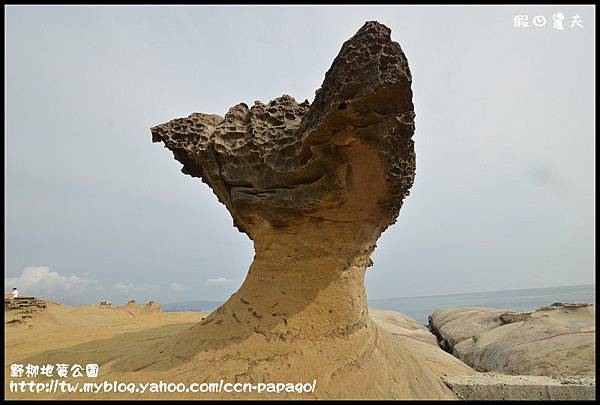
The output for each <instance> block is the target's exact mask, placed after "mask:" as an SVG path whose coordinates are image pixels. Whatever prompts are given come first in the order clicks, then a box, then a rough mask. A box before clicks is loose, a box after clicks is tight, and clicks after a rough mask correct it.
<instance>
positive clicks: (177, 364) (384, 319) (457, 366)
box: [5, 302, 595, 399]
mask: <svg viewBox="0 0 600 405" xmlns="http://www.w3.org/2000/svg"><path fill="white" fill-rule="evenodd" d="M46 305H47V307H46V308H45V309H42V310H36V311H33V312H19V311H14V310H10V311H5V316H6V320H5V321H6V324H5V349H6V350H5V393H6V394H5V395H6V398H8V399H83V398H88V399H130V398H143V399H173V398H175V399H177V398H193V399H203V398H204V397H208V396H207V395H206V394H194V395H190V394H182V395H178V394H169V393H149V392H145V393H143V394H142V393H128V392H123V393H114V392H100V393H97V394H92V393H61V392H60V391H57V392H44V390H42V392H40V393H30V392H25V393H23V392H21V393H16V392H11V387H10V382H11V381H13V382H14V381H21V380H24V381H31V380H34V381H35V382H36V384H40V383H46V384H48V387H50V391H52V387H53V385H52V384H53V383H52V382H51V381H52V380H58V381H68V382H72V383H77V382H79V383H80V384H82V383H85V382H95V383H102V382H104V381H109V382H111V383H112V382H113V381H118V382H127V383H132V382H135V383H150V382H155V383H159V382H160V381H164V382H165V383H167V382H169V383H170V382H175V383H177V382H180V381H182V379H184V377H185V376H188V375H189V373H190V367H192V366H193V367H192V368H194V367H195V368H196V369H197V370H198V375H199V376H200V375H202V372H203V371H205V370H203V369H206V368H207V367H208V368H210V362H189V361H187V359H184V358H178V356H176V355H174V356H173V357H172V361H171V363H172V364H170V365H169V367H168V369H162V368H161V367H156V366H153V363H156V362H157V361H154V360H153V355H154V354H155V353H157V350H161V349H160V348H161V346H162V345H164V344H165V342H171V343H172V342H174V340H173V337H174V336H182V334H185V333H189V331H191V330H193V326H194V325H197V324H198V323H199V322H200V321H201V320H203V319H204V318H205V317H206V316H207V314H202V313H197V312H161V311H160V310H159V309H158V306H156V305H150V306H145V307H144V306H137V305H135V304H133V303H130V304H128V305H126V306H124V307H119V308H104V307H100V306H98V305H89V306H86V307H69V306H66V305H61V304H57V303H53V302H47V303H46ZM369 313H370V315H371V317H372V318H373V320H374V321H375V322H376V323H377V324H378V325H380V326H381V327H382V328H383V329H384V330H385V331H386V332H388V333H389V335H387V336H390V339H395V340H396V341H397V342H398V346H399V348H400V349H401V350H402V351H403V352H405V353H406V357H404V359H405V360H404V361H405V363H404V364H405V369H404V374H403V375H401V376H398V377H397V378H398V384H400V383H401V381H402V380H403V379H408V380H409V381H412V380H410V378H411V377H410V373H411V370H413V371H414V370H417V368H414V367H415V366H414V365H412V363H411V362H409V361H408V360H407V359H412V358H414V359H417V361H418V362H419V363H420V366H419V367H424V368H426V369H427V370H429V371H430V372H431V373H432V374H433V376H435V378H440V379H443V380H444V381H446V383H447V384H448V381H450V383H451V384H448V385H449V386H450V387H451V388H452V389H453V390H454V392H456V393H458V394H459V396H461V397H463V398H469V399H508V398H516V397H517V396H518V395H521V397H519V398H523V397H522V395H525V394H527V395H526V398H529V397H530V398H532V399H534V398H535V399H537V398H539V399H542V398H563V397H565V398H587V397H589V396H590V395H595V382H594V381H592V380H593V379H592V380H591V382H585V383H582V384H579V385H577V384H571V385H570V386H569V387H566V386H565V384H570V383H569V382H567V383H554V382H550V383H548V382H547V381H546V380H544V379H535V378H534V379H533V380H532V379H529V380H527V378H530V377H520V376H519V379H516V380H514V379H513V380H510V381H508V380H507V381H505V380H503V379H502V378H504V377H503V376H500V377H490V376H489V374H481V373H478V372H476V371H475V370H473V369H472V368H470V367H469V366H468V365H466V364H465V363H463V362H462V361H461V360H459V359H457V358H456V357H454V356H452V355H451V354H449V353H447V352H445V351H444V350H442V349H441V348H440V347H439V346H438V345H437V341H436V338H435V336H434V335H433V334H432V333H431V332H429V330H428V329H427V328H426V327H425V326H424V325H421V324H419V323H418V322H417V321H415V320H414V319H412V318H410V317H408V316H405V315H403V314H400V313H397V312H393V311H384V310H378V309H370V310H369ZM175 345H176V344H175ZM176 346H177V345H176ZM157 348H158V349H157ZM337 349H339V350H337ZM174 350H175V351H174V352H173V353H178V352H180V353H185V351H186V350H187V348H186V347H175V348H174ZM344 350H348V348H344V347H342V348H330V350H329V351H328V352H327V353H325V352H323V353H322V366H323V368H324V369H327V367H329V365H330V363H331V362H332V361H333V360H332V359H333V358H332V356H334V357H335V356H339V353H341V352H344ZM382 355H388V356H392V355H393V354H390V353H387V354H386V353H382ZM129 359H138V360H139V359H144V364H146V365H148V364H149V365H150V366H144V367H143V368H140V369H138V368H137V367H136V364H137V363H136V361H132V360H129ZM298 361H301V360H298ZM58 363H67V364H70V365H73V364H75V363H77V364H80V365H82V366H83V367H84V368H85V366H86V365H87V364H88V363H97V364H99V366H100V372H99V377H98V378H97V379H93V378H87V377H86V376H85V375H84V376H83V377H82V378H79V379H77V378H72V377H67V378H58V377H57V375H56V371H55V372H54V374H53V377H52V378H48V377H43V376H37V377H35V378H31V377H27V376H26V375H23V377H22V378H11V377H10V372H11V365H12V364H23V365H27V364H32V365H40V366H41V365H45V364H58ZM332 364H335V361H333V363H332ZM235 366H236V365H235V364H232V369H235ZM297 366H298V367H299V368H301V364H297ZM272 371H273V370H272ZM277 372H279V370H278V369H277V370H274V371H273V373H277ZM373 372H376V371H373V370H371V369H370V368H368V367H367V368H364V369H362V372H361V373H360V375H362V376H363V378H362V380H361V381H359V380H357V381H356V382H355V384H359V385H363V386H365V387H368V385H369V380H370V378H369V375H371V374H370V373H373ZM84 373H85V371H84ZM178 376H179V377H178ZM523 378H525V380H526V382H525V383H522V382H521V380H522V379H523ZM411 384H418V381H412V382H411ZM519 384H520V385H519ZM525 386H526V387H525ZM523 387H525V388H523ZM45 388H46V387H44V389H45ZM36 389H37V388H36ZM450 392H451V391H450ZM442 394H443V395H444V398H446V399H449V398H452V397H451V396H449V395H448V394H447V393H446V392H445V391H443V390H441V391H440V396H441V395H442ZM327 395H328V396H324V395H323V393H322V392H321V395H320V396H319V395H315V397H330V398H337V394H336V393H328V394H327ZM453 395H454V394H453ZM239 397H242V398H243V396H239ZM306 397H308V398H310V397H311V396H305V398H306ZM213 398H214V396H213ZM217 398H219V397H217ZM220 398H223V399H228V398H231V397H230V396H228V395H221V396H220ZM265 398H266V399H275V398H277V397H275V396H270V397H268V396H267V397H265ZM455 398H456V399H458V397H455Z"/></svg>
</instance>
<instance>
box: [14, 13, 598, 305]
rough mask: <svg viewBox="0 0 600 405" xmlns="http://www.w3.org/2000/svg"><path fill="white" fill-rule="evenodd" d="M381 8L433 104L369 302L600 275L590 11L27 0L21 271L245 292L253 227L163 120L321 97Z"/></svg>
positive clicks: (18, 123) (22, 27)
mask: <svg viewBox="0 0 600 405" xmlns="http://www.w3.org/2000/svg"><path fill="white" fill-rule="evenodd" d="M558 12H562V13H563V14H564V16H565V20H564V30H562V31H561V30H556V29H554V28H553V26H552V24H553V19H552V15H553V14H555V13H558ZM518 14H526V15H528V16H529V24H530V27H529V28H515V27H514V26H513V17H514V16H516V15H518ZM575 14H577V15H579V16H580V17H581V21H582V24H583V28H581V27H578V26H574V27H571V20H572V17H573V16H574V15H575ZM537 15H542V16H544V17H545V18H546V20H547V22H546V25H545V26H542V27H536V26H534V25H533V17H534V16H537ZM368 20H378V21H379V22H381V23H384V24H386V25H387V26H388V27H390V28H391V29H392V39H393V40H395V41H397V42H399V43H400V45H401V46H402V49H403V50H404V52H405V54H406V56H407V58H408V61H409V65H410V68H411V71H412V75H413V80H414V81H413V92H414V104H415V112H416V114H417V117H416V127H417V129H416V133H415V137H414V139H415V142H416V151H417V175H416V181H415V185H414V186H413V188H412V191H411V195H410V197H409V198H408V199H407V200H406V201H405V204H404V206H403V208H402V211H401V213H400V217H399V219H398V222H397V223H396V224H395V225H394V226H392V227H391V228H389V229H388V230H387V231H386V232H385V233H384V235H383V236H382V238H381V239H380V240H379V243H378V248H377V250H376V252H375V254H374V256H373V260H374V262H375V265H374V266H373V267H371V268H369V269H368V270H367V277H366V286H367V295H368V298H369V299H376V298H387V297H400V296H413V295H433V294H443V293H460V292H470V291H489V290H503V289H515V288H535V287H546V286H560V285H573V284H587V283H594V282H595V279H594V267H595V250H594V243H595V224H594V223H595V211H594V207H595V185H594V184H595V174H594V171H595V122H594V121H595V116H594V114H595V113H594V111H595V93H594V91H595V90H594V89H595V79H594V72H595V42H594V41H595V40H594V32H595V18H594V9H593V8H592V7H561V6H550V7H543V6H533V7H515V6H510V7H441V6H428V7H417V6H413V7H375V6H370V7H358V6H352V7H192V6H185V7H184V6H182V7H158V6H152V7H150V6H149V7H115V6H113V7H40V6H29V7H17V6H9V7H6V8H5V26H6V40H5V41H6V42H5V46H6V54H5V71H6V73H5V83H6V94H5V100H6V107H5V108H6V110H5V113H6V123H5V130H6V137H5V158H6V166H5V168H6V174H5V180H6V183H5V184H6V186H5V199H6V211H5V216H6V228H5V237H6V242H5V249H6V250H5V251H6V259H5V279H6V281H7V283H8V285H7V287H12V286H13V284H14V285H16V286H18V287H20V288H21V290H22V294H26V295H30V294H37V295H42V296H46V297H50V298H54V299H57V300H61V301H63V302H67V303H71V304H78V303H90V302H96V301H98V300H100V299H112V300H113V301H115V302H119V301H120V300H121V301H122V300H124V299H126V298H135V299H137V300H140V301H147V300H149V299H156V300H158V301H160V302H176V301H183V300H191V299H199V300H221V299H225V298H227V297H228V296H229V295H230V294H232V293H233V292H234V291H235V290H236V289H237V288H238V287H239V285H240V284H241V282H242V281H243V279H244V276H245V274H246V272H247V268H248V266H249V264H250V262H251V260H252V255H253V249H252V245H251V242H250V240H249V239H248V238H247V237H246V236H245V235H244V234H241V233H238V232H237V231H236V230H235V229H234V228H233V226H232V220H231V217H230V215H229V213H228V212H227V210H226V209H225V207H224V206H222V205H221V204H220V203H219V202H218V201H217V198H216V197H215V196H214V195H213V193H212V192H211V190H210V189H209V188H208V187H207V186H205V185H204V184H203V183H201V181H200V180H198V179H194V178H191V177H189V176H186V175H183V174H182V173H181V172H180V169H181V164H180V163H178V162H177V161H175V160H174V158H173V156H172V154H171V152H169V151H168V150H167V149H164V148H163V147H162V144H153V143H152V142H151V136H150V131H149V128H150V127H151V126H154V125H156V124H159V123H162V122H165V121H168V120H170V119H172V118H175V117H183V116H187V115H189V114H190V113H192V112H207V113H216V114H220V115H223V114H224V113H225V112H226V111H227V110H228V108H229V107H231V106H233V105H235V104H237V103H240V102H245V103H247V104H252V103H253V102H254V100H261V101H263V102H267V101H269V100H271V99H273V98H275V97H278V96H280V95H282V94H290V95H292V96H294V97H295V98H296V100H299V101H302V100H304V99H309V100H310V101H312V100H313V98H314V92H315V90H316V89H317V88H318V87H319V86H320V85H321V82H322V80H323V78H324V74H325V72H326V71H327V69H328V68H329V67H330V65H331V63H332V61H333V58H334V57H335V56H336V55H337V53H338V51H339V49H340V47H341V45H342V43H343V42H344V41H345V40H347V39H348V38H349V37H351V36H352V35H353V34H354V33H355V32H356V31H357V30H358V29H359V28H360V27H361V26H362V24H363V23H364V22H365V21H368ZM536 21H538V24H539V21H540V20H536Z"/></svg>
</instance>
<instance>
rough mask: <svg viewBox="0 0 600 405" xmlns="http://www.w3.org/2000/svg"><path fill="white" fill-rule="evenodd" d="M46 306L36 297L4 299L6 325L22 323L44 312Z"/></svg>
mask: <svg viewBox="0 0 600 405" xmlns="http://www.w3.org/2000/svg"><path fill="white" fill-rule="evenodd" d="M46 307H47V304H46V301H44V300H43V299H39V298H36V297H17V298H5V299H4V314H5V319H6V323H23V322H26V321H27V320H29V319H31V318H33V316H34V315H35V314H37V313H40V312H43V311H45V310H46Z"/></svg>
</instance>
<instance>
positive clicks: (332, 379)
mask: <svg viewBox="0 0 600 405" xmlns="http://www.w3.org/2000/svg"><path fill="white" fill-rule="evenodd" d="M390 33H391V31H390V29H389V28H387V27H385V26H384V25H382V24H379V23H378V22H374V21H370V22H367V23H365V25H364V26H363V27H362V28H360V30H359V31H358V32H357V33H356V34H355V35H354V36H353V37H352V38H350V39H349V40H348V41H346V42H345V43H344V44H343V46H342V49H341V51H340V53H339V55H338V56H337V57H336V58H335V59H334V61H333V64H332V66H331V68H330V69H329V71H328V72H327V73H326V75H325V80H324V81H323V84H322V86H321V88H320V89H319V90H317V91H316V94H315V99H314V102H313V103H312V104H310V103H309V102H308V101H304V102H303V103H298V102H297V101H296V100H294V98H292V97H290V96H288V95H284V96H281V97H279V98H277V99H275V100H272V101H270V102H269V103H268V104H263V103H261V102H259V101H256V102H255V103H254V105H253V106H252V107H248V106H247V105H246V104H244V103H241V104H238V105H236V106H234V107H232V108H230V109H229V111H228V112H227V114H225V117H220V116H218V115H210V114H202V113H193V114H191V115H190V116H188V117H187V118H178V119H174V120H172V121H169V122H167V123H165V124H162V125H158V126H155V127H153V128H152V129H151V132H152V140H153V142H162V143H164V146H165V147H166V148H168V149H169V150H171V151H172V152H173V154H174V157H175V159H177V160H178V161H179V162H181V163H182V164H183V169H182V172H183V173H185V174H188V175H191V176H193V177H198V178H200V179H201V180H202V181H203V182H204V183H206V184H207V185H208V186H210V187H211V189H212V190H213V192H214V193H215V194H216V196H217V198H218V199H219V201H220V202H221V203H223V204H224V205H225V206H226V207H227V209H228V210H229V212H230V213H231V216H232V217H233V224H234V226H235V227H237V229H239V230H240V231H241V232H244V233H246V234H247V235H248V237H249V238H250V239H251V240H252V241H253V243H254V249H255V256H254V261H253V263H252V264H251V266H250V269H249V271H248V274H247V276H246V279H245V280H244V282H243V284H242V286H241V287H240V289H239V290H238V291H237V292H236V293H235V294H233V295H232V296H231V297H230V298H229V300H228V301H227V302H226V303H225V304H223V305H222V306H221V307H220V308H219V309H217V310H216V311H215V312H213V313H212V314H211V315H210V316H208V317H207V318H206V319H205V320H203V321H202V322H200V323H199V324H197V325H195V326H194V327H192V328H190V329H189V330H187V331H186V332H185V333H183V334H180V335H178V336H176V337H173V338H172V340H171V341H169V342H166V343H164V344H163V345H162V347H161V353H162V355H163V358H164V360H163V363H164V364H163V366H166V363H168V362H169V360H168V359H167V357H168V356H169V353H170V355H171V356H176V358H177V359H179V360H178V362H173V361H172V360H171V363H170V364H169V366H170V367H179V368H183V369H185V368H186V366H185V364H188V365H187V367H188V368H189V371H188V372H187V373H188V374H187V375H189V376H190V377H191V376H192V375H193V376H194V378H198V371H197V370H198V367H197V366H198V364H200V363H201V362H203V361H210V364H211V365H210V370H208V369H205V370H204V371H203V373H202V374H201V376H202V377H205V378H209V377H211V376H213V377H215V378H216V377H218V378H226V379H227V377H232V376H236V381H247V382H254V383H256V382H257V381H282V380H283V381H290V382H299V381H305V380H306V381H311V382H312V381H313V379H316V380H317V387H316V390H315V393H314V394H312V395H310V396H312V397H321V398H323V397H329V398H341V397H354V398H357V397H360V398H366V397H369V398H374V397H380V398H391V397H393V398H424V397H426V398H447V397H453V394H451V393H450V391H449V390H448V389H447V388H446V387H445V385H443V383H442V382H441V380H440V379H439V378H437V377H436V376H434V375H433V373H431V372H430V370H428V369H426V368H425V366H424V365H423V364H421V362H419V360H418V359H417V358H415V357H414V355H413V354H411V353H410V352H408V351H407V349H406V348H404V347H403V346H402V345H401V343H399V342H398V341H396V340H394V338H393V337H391V335H389V334H388V333H387V332H385V331H383V330H382V329H381V328H380V327H379V326H377V324H375V323H374V321H372V320H371V318H370V317H369V314H368V310H367V300H366V295H365V290H364V273H365V269H366V268H367V267H368V266H370V265H371V264H372V262H371V259H370V256H371V254H372V252H373V250H374V249H375V246H376V244H375V243H376V241H377V239H378V238H379V236H380V235H381V233H382V232H383V231H384V230H385V229H386V228H387V227H388V226H390V225H391V224H393V223H394V222H395V220H396V218H397V216H398V213H399V211H400V207H401V206H402V201H403V199H404V198H405V197H406V196H407V195H408V194H409V189H410V187H411V186H412V184H413V179H414V176H415V151H414V143H413V140H412V135H413V133H414V130H415V125H414V117H415V114H414V112H413V103H412V91H411V74H410V71H409V67H408V63H407V60H406V57H405V56H404V53H403V52H402V49H401V48H400V45H399V44H398V43H396V42H394V41H392V40H391V38H390ZM159 361H160V360H159ZM165 362H166V363H165ZM175 363H176V364H175ZM192 370H195V371H192ZM178 375H181V376H184V375H186V372H184V371H181V372H180V373H179V374H178ZM286 378H287V379H286ZM245 395H246V396H243V397H244V398H247V394H245ZM289 395H290V396H293V394H289Z"/></svg>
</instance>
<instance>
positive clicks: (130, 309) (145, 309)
mask: <svg viewBox="0 0 600 405" xmlns="http://www.w3.org/2000/svg"><path fill="white" fill-rule="evenodd" d="M118 308H119V309H122V310H125V311H127V313H129V315H131V316H133V317H137V316H140V315H146V314H153V313H157V312H160V304H159V303H158V302H156V301H152V300H151V301H149V302H148V303H147V304H146V305H144V306H140V305H138V304H137V302H136V301H135V300H129V301H127V304H125V305H123V306H121V307H118Z"/></svg>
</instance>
